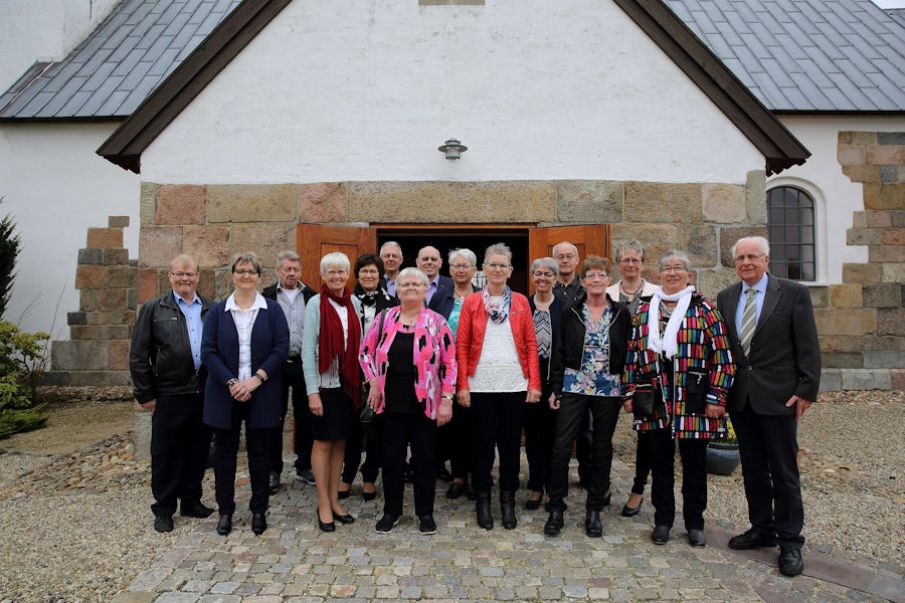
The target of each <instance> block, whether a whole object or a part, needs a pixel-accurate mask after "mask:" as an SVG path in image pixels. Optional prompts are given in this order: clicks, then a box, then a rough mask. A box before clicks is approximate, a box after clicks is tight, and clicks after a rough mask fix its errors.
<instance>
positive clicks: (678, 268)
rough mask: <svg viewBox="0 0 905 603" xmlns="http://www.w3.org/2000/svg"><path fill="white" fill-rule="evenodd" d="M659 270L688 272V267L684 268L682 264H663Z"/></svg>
mask: <svg viewBox="0 0 905 603" xmlns="http://www.w3.org/2000/svg"><path fill="white" fill-rule="evenodd" d="M660 272H666V273H669V272H688V268H686V267H685V266H684V265H683V264H679V265H678V266H663V267H662V268H660Z"/></svg>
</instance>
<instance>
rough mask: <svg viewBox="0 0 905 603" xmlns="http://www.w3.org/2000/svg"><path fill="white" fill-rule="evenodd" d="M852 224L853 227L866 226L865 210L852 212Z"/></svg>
mask: <svg viewBox="0 0 905 603" xmlns="http://www.w3.org/2000/svg"><path fill="white" fill-rule="evenodd" d="M852 226H853V227H855V228H864V227H866V226H867V212H863V211H856V212H852Z"/></svg>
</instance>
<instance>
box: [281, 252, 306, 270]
mask: <svg viewBox="0 0 905 603" xmlns="http://www.w3.org/2000/svg"><path fill="white" fill-rule="evenodd" d="M283 260H289V261H290V262H298V263H300V264H301V263H302V258H300V257H299V254H297V253H296V252H294V251H292V250H291V249H284V250H283V251H281V252H280V253H278V254H277V266H280V265H282V264H283Z"/></svg>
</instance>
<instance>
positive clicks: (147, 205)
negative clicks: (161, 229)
mask: <svg viewBox="0 0 905 603" xmlns="http://www.w3.org/2000/svg"><path fill="white" fill-rule="evenodd" d="M159 188H160V185H159V184H154V183H152V182H142V183H141V201H140V205H139V210H138V214H139V221H140V222H141V227H142V229H143V228H144V227H145V226H153V225H154V215H155V214H156V213H157V212H156V208H157V189H159Z"/></svg>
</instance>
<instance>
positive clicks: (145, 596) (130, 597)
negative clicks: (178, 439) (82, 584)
mask: <svg viewBox="0 0 905 603" xmlns="http://www.w3.org/2000/svg"><path fill="white" fill-rule="evenodd" d="M150 446H151V442H150V440H149V441H148V458H147V459H141V460H149V458H150V455H151V449H150ZM136 460H138V458H137V457H136ZM156 598H157V593H150V592H122V593H119V594H118V595H116V596H115V597H113V599H112V600H111V601H110V603H151V602H152V601H153V600H154V599H156Z"/></svg>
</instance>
